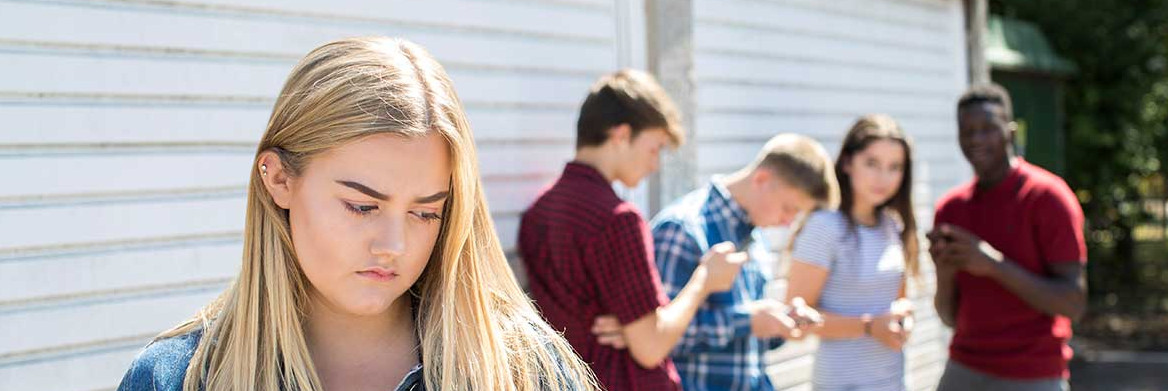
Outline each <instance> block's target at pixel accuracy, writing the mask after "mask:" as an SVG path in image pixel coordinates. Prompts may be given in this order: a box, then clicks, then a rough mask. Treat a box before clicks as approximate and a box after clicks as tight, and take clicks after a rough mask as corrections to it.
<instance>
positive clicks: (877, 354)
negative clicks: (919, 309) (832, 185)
mask: <svg viewBox="0 0 1168 391" xmlns="http://www.w3.org/2000/svg"><path fill="white" fill-rule="evenodd" d="M842 144H843V145H842V147H841V149H840V153H839V156H838V157H837V159H836V164H835V170H836V176H837V178H838V179H839V182H840V183H839V184H840V207H839V210H821V211H817V212H814V213H812V214H811V215H810V216H808V218H807V220H806V221H805V222H804V224H803V226H802V229H801V230H800V231H799V233H798V234H797V235H796V237H795V239H794V242H793V243H792V248H791V258H792V260H793V262H791V270H790V273H789V275H788V279H789V285H788V286H789V288H788V289H789V291H788V295H787V297H789V298H792V302H794V304H796V305H802V304H803V303H802V302H805V303H806V305H809V306H811V307H814V308H816V309H818V310H819V311H820V312H821V313H823V316H824V322H823V323H822V324H821V325H819V326H817V327H815V328H813V329H812V332H813V333H814V334H817V335H818V336H819V338H820V345H819V351H818V352H817V353H816V357H815V366H814V370H813V378H812V385H813V387H814V389H815V390H817V391H836V390H841V391H842V390H849V391H859V390H865V391H902V390H904V389H905V384H904V353H903V351H902V348H903V346H904V344H905V341H906V340H907V339H908V336H909V332H910V331H911V328H912V308H911V303H910V302H909V301H908V300H907V298H906V294H905V285H906V275H909V274H915V273H916V272H917V252H918V243H917V236H916V219H915V217H914V216H913V209H912V206H913V203H912V149H911V143H910V142H909V140H908V137H906V136H905V134H904V132H903V131H901V129H900V127H899V126H898V125H897V124H896V122H895V121H893V120H892V118H890V117H888V116H887V115H868V116H864V117H861V118H860V119H859V120H858V121H856V123H855V124H854V125H853V126H852V128H851V130H850V131H848V134H847V136H845V137H844V141H843V143H842Z"/></svg>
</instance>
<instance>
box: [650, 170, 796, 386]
mask: <svg viewBox="0 0 1168 391" xmlns="http://www.w3.org/2000/svg"><path fill="white" fill-rule="evenodd" d="M651 225H652V227H653V241H654V247H655V258H656V260H657V268H658V270H660V272H661V279H662V282H663V285H664V287H665V292H666V294H668V295H669V297H670V298H674V297H677V295H678V293H680V292H681V289H682V288H684V287H685V284H686V283H688V282H689V279H690V276H692V275H693V272H694V270H695V269H697V266H698V264H699V263H700V262H701V259H702V255H703V254H705V253H706V251H707V250H709V248H710V247H711V246H713V245H715V244H718V243H721V242H724V241H729V242H732V243H734V244H735V245H736V246H738V248H739V249H740V250H744V249H747V248H748V247H749V246H750V244H751V243H752V242H754V240H752V238H753V235H754V234H756V233H755V232H754V226H753V225H751V224H750V218H749V217H748V216H747V215H746V211H745V210H743V209H742V207H741V206H740V205H738V203H737V202H735V201H734V199H733V198H732V197H731V196H730V192H729V190H727V189H726V187H725V186H723V185H721V184H719V183H717V182H712V183H710V185H709V186H707V187H705V188H701V189H698V190H695V191H693V192H690V193H689V194H687V195H685V196H684V197H682V198H681V199H680V200H678V201H676V202H675V203H673V204H671V205H669V206H668V207H666V208H665V209H664V210H662V211H661V212H660V213H659V214H657V217H655V218H654V219H653V221H652V223H651ZM766 282H767V275H766V274H764V272H763V270H762V267H761V265H760V263H759V261H757V260H755V259H751V260H749V261H747V262H746V263H745V264H743V266H742V271H741V272H740V273H739V274H738V276H737V277H736V278H735V280H734V285H733V287H731V289H730V290H729V291H727V292H722V293H715V294H711V295H710V296H709V298H708V299H706V301H705V302H704V303H702V305H701V307H700V308H699V309H698V311H697V314H696V315H694V319H693V321H691V322H690V324H689V327H688V328H686V330H685V334H684V336H682V339H681V342H679V343H678V344H677V346H676V347H675V348H674V349H673V352H672V357H673V362H674V365H675V366H676V367H677V372H678V374H679V375H681V385H682V388H683V389H685V390H687V391H722V390H727V391H728V390H759V391H770V390H772V389H773V387H772V386H771V382H770V379H769V378H767V375H766V371H765V367H764V362H763V353H765V352H766V351H767V350H770V349H775V348H778V347H779V346H780V345H782V343H783V340H781V339H778V338H768V339H759V338H755V337H754V336H753V335H751V333H750V311H749V310H748V309H747V308H746V306H747V304H748V303H750V302H752V301H755V300H759V299H762V298H763V295H764V293H765V291H764V287H765V285H766Z"/></svg>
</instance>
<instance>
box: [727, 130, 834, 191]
mask: <svg viewBox="0 0 1168 391" xmlns="http://www.w3.org/2000/svg"><path fill="white" fill-rule="evenodd" d="M749 168H750V169H752V170H754V169H758V168H767V169H769V170H771V172H773V173H775V174H777V175H778V176H779V178H782V179H783V181H785V182H787V184H788V185H791V186H794V187H795V188H797V189H799V190H802V191H803V192H805V193H807V195H809V196H811V198H813V199H815V200H816V201H817V202H818V203H819V204H820V207H826V208H835V207H836V205H838V204H839V184H838V183H837V182H836V178H835V169H834V167H833V165H832V161H831V157H830V156H828V154H827V150H826V149H823V145H820V144H819V142H818V141H815V140H814V139H812V138H810V137H807V136H803V135H798V134H794V133H785V134H780V135H778V136H775V137H772V138H771V139H770V140H769V141H767V143H766V145H764V146H763V147H762V151H761V152H759V154H758V157H757V158H755V160H754V163H752V164H751V166H749Z"/></svg>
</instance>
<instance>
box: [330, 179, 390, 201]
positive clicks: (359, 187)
mask: <svg viewBox="0 0 1168 391" xmlns="http://www.w3.org/2000/svg"><path fill="white" fill-rule="evenodd" d="M336 182H337V183H339V184H341V185H343V186H345V187H348V188H350V189H353V190H356V191H359V192H362V193H365V195H367V196H370V197H373V198H376V199H379V200H382V201H387V200H389V196H387V195H385V194H382V193H380V192H378V191H377V190H373V189H370V188H369V186H365V185H362V184H360V183H357V182H353V181H340V180H338V181H336Z"/></svg>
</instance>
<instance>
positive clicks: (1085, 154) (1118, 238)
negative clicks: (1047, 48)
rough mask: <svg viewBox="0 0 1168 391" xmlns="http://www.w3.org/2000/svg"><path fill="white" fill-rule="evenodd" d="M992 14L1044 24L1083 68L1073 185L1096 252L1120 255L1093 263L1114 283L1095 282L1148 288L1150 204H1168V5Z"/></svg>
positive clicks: (1131, 1)
mask: <svg viewBox="0 0 1168 391" xmlns="http://www.w3.org/2000/svg"><path fill="white" fill-rule="evenodd" d="M990 11H991V12H992V13H995V14H1001V15H1004V16H1008V17H1013V18H1017V19H1021V20H1027V21H1030V22H1033V23H1036V24H1037V25H1038V26H1039V28H1041V29H1042V30H1043V32H1044V33H1045V35H1046V37H1047V39H1048V40H1049V41H1050V42H1051V45H1052V46H1053V47H1054V49H1055V51H1056V52H1058V53H1059V54H1061V55H1062V56H1064V57H1066V58H1068V59H1070V60H1072V61H1074V62H1075V64H1076V65H1077V66H1078V68H1079V72H1078V73H1077V74H1075V75H1074V76H1072V77H1071V78H1070V79H1069V80H1067V84H1066V90H1065V91H1066V95H1065V108H1066V113H1067V117H1066V120H1067V121H1066V124H1067V132H1068V134H1067V141H1068V142H1067V178H1066V179H1067V181H1068V182H1069V184H1070V185H1071V187H1072V188H1074V189H1075V190H1076V192H1077V194H1078V195H1079V201H1080V202H1082V204H1083V210H1084V212H1085V213H1086V215H1087V220H1088V221H1087V225H1088V227H1087V232H1086V234H1087V237H1088V243H1089V245H1090V246H1091V247H1092V250H1093V251H1096V250H1101V249H1106V251H1107V252H1108V253H1112V254H1114V256H1111V257H1106V259H1098V258H1094V257H1093V259H1092V261H1093V262H1095V261H1102V262H1103V264H1096V265H1092V266H1093V267H1092V268H1093V269H1095V270H1100V271H1103V270H1106V271H1107V273H1106V274H1107V276H1102V275H1100V276H1092V277H1093V278H1092V280H1093V281H1092V282H1096V281H1097V280H1096V278H1095V277H1101V278H1107V279H1109V281H1107V282H1108V284H1104V285H1110V284H1117V285H1122V284H1130V285H1129V286H1135V285H1138V282H1139V278H1138V275H1137V270H1135V266H1134V264H1133V262H1134V260H1133V259H1132V255H1133V249H1134V241H1133V238H1132V231H1133V228H1135V227H1136V226H1138V225H1139V224H1141V223H1144V222H1146V221H1147V219H1148V215H1147V214H1146V213H1144V211H1143V209H1142V208H1141V207H1140V200H1142V199H1144V198H1146V197H1164V194H1163V191H1164V189H1163V183H1164V178H1166V177H1168V175H1166V174H1168V0H991V1H990ZM1156 193H1160V194H1156ZM1162 260H1168V254H1165V256H1164V259H1162ZM1094 274H1096V275H1099V274H1101V273H1094ZM1100 282H1102V281H1100Z"/></svg>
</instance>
